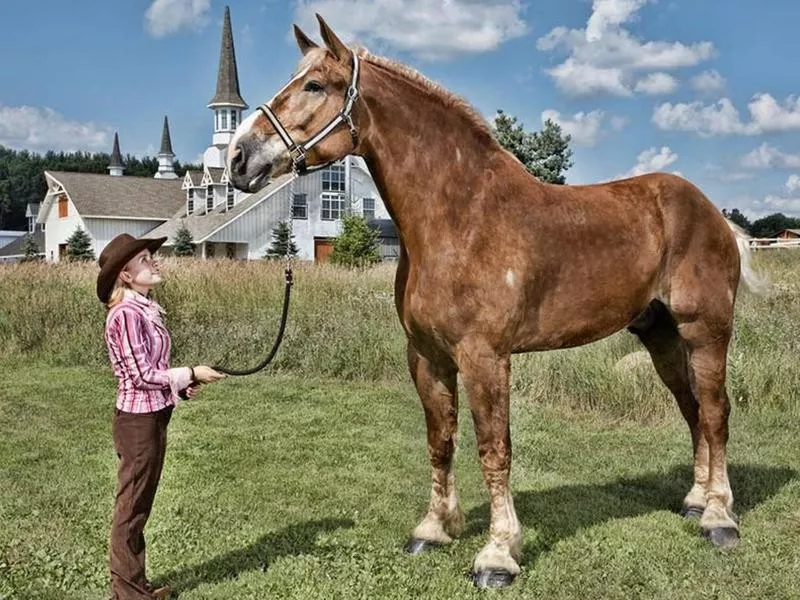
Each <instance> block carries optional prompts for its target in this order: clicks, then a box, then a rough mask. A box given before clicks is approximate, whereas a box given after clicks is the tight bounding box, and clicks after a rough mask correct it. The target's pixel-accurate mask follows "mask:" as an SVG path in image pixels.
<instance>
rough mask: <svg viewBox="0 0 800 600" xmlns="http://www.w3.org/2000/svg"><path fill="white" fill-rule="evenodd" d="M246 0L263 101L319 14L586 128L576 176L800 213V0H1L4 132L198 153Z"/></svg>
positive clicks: (94, 146)
mask: <svg viewBox="0 0 800 600" xmlns="http://www.w3.org/2000/svg"><path fill="white" fill-rule="evenodd" d="M226 4H228V5H229V6H230V8H231V21H232V25H233V36H234V43H235V47H236V58H237V63H238V68H239V82H240V86H241V91H242V96H243V97H244V99H245V100H246V101H247V103H248V104H249V105H250V107H251V110H252V108H253V107H255V106H257V105H258V104H260V103H261V102H264V101H265V100H267V99H269V98H270V97H272V96H273V94H274V93H275V92H276V91H277V90H278V89H280V88H281V87H282V86H283V84H284V83H285V82H286V81H287V79H288V77H289V75H290V74H291V72H292V71H293V69H294V67H295V64H296V62H297V60H298V59H299V57H300V55H299V51H298V49H297V46H296V44H295V42H294V38H293V36H292V34H291V26H292V24H293V23H297V24H299V25H300V26H301V27H302V28H303V29H304V30H305V31H306V33H308V34H309V35H310V36H311V37H312V38H314V39H317V40H318V39H319V32H318V27H317V25H316V21H315V19H314V14H315V13H317V12H318V13H320V14H322V15H323V16H324V17H325V19H326V21H327V22H328V23H329V24H330V25H331V26H332V27H333V29H334V30H335V31H336V32H337V33H338V34H339V36H340V37H341V38H342V39H343V40H345V41H346V42H357V43H360V44H362V45H364V46H366V47H367V48H369V49H370V50H371V51H372V52H373V53H377V54H383V55H386V56H390V57H392V58H395V59H397V60H400V61H402V62H404V63H407V64H409V65H411V66H412V67H414V68H416V69H418V70H419V71H421V72H422V73H423V74H424V75H426V76H427V77H429V78H431V79H433V80H435V81H437V82H438V83H440V84H442V85H444V86H445V87H446V88H448V89H450V90H451V91H453V92H455V93H457V94H459V95H461V96H463V97H464V98H465V99H466V100H467V101H469V102H470V103H471V104H472V105H473V106H475V107H476V108H477V110H478V111H479V112H480V113H481V114H483V115H484V116H485V117H486V118H487V119H488V120H491V119H492V118H493V116H494V115H495V114H496V111H497V110H498V109H502V110H503V111H504V112H506V113H508V114H511V115H514V116H516V117H518V119H519V120H520V121H521V122H522V123H523V125H524V126H525V128H526V129H527V130H537V129H539V128H541V126H542V123H543V121H544V119H546V118H552V119H553V120H555V121H557V122H559V123H560V124H561V126H562V128H563V129H564V130H565V131H566V132H567V133H569V134H571V135H572V138H573V139H572V147H573V150H574V161H575V166H574V167H573V168H572V169H570V171H568V172H567V182H568V183H573V184H581V183H594V182H600V181H607V180H610V179H615V178H619V177H623V176H627V175H631V174H638V173H644V172H648V171H655V170H659V171H669V172H677V173H680V174H681V175H683V176H684V177H686V178H687V179H689V180H690V181H692V182H693V183H695V184H696V185H698V186H699V187H700V188H701V189H702V190H703V191H704V192H705V193H706V195H707V196H708V197H709V198H711V200H712V201H713V202H714V203H715V204H716V205H717V206H719V207H720V208H739V209H740V210H742V211H743V212H744V213H745V214H746V215H747V216H749V217H750V218H757V217H760V216H763V215H766V214H771V213H774V212H783V213H784V214H787V215H791V216H800V96H799V95H800V74H798V69H797V64H796V61H797V57H800V35H798V33H797V24H798V22H800V2H798V0H767V1H765V2H760V3H756V2H752V0H559V1H557V2H554V1H552V0H529V1H523V0H507V1H501V0H286V1H279V0H227V2H225V1H223V0H219V1H217V0H124V1H123V0H117V1H114V2H110V1H108V0H70V1H69V2H65V1H64V0H26V1H25V2H13V1H11V0H0V56H2V57H3V58H2V61H0V145H4V146H6V147H10V148H14V149H28V150H31V151H35V152H44V151H46V150H49V149H54V150H67V151H69V150H86V151H104V152H110V151H111V146H112V143H113V137H114V132H119V136H120V146H121V149H122V153H123V154H127V153H130V154H134V155H137V156H142V155H150V156H153V155H155V154H156V152H157V151H158V147H159V144H160V139H161V127H162V122H163V118H164V115H167V116H168V117H169V121H170V130H171V133H172V143H173V149H174V150H175V153H176V155H177V158H178V159H179V160H180V161H182V162H199V161H200V157H201V155H202V152H203V150H204V149H205V148H206V146H208V145H209V144H210V143H211V133H212V126H213V120H212V119H213V113H212V111H211V110H210V109H208V108H207V104H208V102H209V101H210V100H211V98H212V96H213V95H214V91H215V86H216V76H217V69H218V65H219V49H220V37H221V30H222V19H223V13H224V9H225V6H226Z"/></svg>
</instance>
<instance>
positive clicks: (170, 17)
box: [144, 0, 211, 37]
mask: <svg viewBox="0 0 800 600" xmlns="http://www.w3.org/2000/svg"><path fill="white" fill-rule="evenodd" d="M210 8H211V0H153V3H152V4H151V5H150V6H149V7H148V9H147V11H146V12H145V13H144V18H145V26H146V28H147V31H148V33H150V35H152V36H153V37H164V36H166V35H169V34H171V33H176V32H178V31H180V30H181V29H202V28H203V27H204V26H205V25H206V23H208V12H209V9H210Z"/></svg>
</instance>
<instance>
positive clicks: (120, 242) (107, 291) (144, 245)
mask: <svg viewBox="0 0 800 600" xmlns="http://www.w3.org/2000/svg"><path fill="white" fill-rule="evenodd" d="M166 241H167V238H166V237H160V238H140V239H138V240H137V239H136V238H135V237H133V236H132V235H129V234H127V233H121V234H119V235H118V236H117V237H115V238H114V239H113V240H111V241H110V242H109V243H108V245H107V246H106V247H105V248H103V251H102V252H101V253H100V258H99V259H98V260H97V263H98V264H99V265H100V273H99V274H98V275H97V297H98V298H100V301H101V302H103V303H106V302H108V297H109V296H110V295H111V291H112V290H113V289H114V283H115V282H116V281H117V275H119V272H120V271H121V270H122V268H123V267H124V266H125V265H126V264H128V261H129V260H130V259H132V258H133V257H134V256H136V255H137V254H139V252H141V251H142V250H145V249H147V250H150V252H155V251H156V250H158V249H159V248H160V247H161V244H163V243H164V242H166Z"/></svg>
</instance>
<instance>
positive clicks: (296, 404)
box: [0, 363, 800, 600]
mask: <svg viewBox="0 0 800 600" xmlns="http://www.w3.org/2000/svg"><path fill="white" fill-rule="evenodd" d="M113 397H114V381H113V379H112V377H111V375H110V372H109V370H108V369H92V368H86V367H81V368H59V367H52V366H39V365H31V364H27V363H18V364H8V363H6V364H4V365H3V366H2V367H0V431H2V437H0V598H4V599H5V598H8V599H11V598H14V599H18V598H19V599H22V598H24V599H26V600H27V599H31V598H35V599H37V600H38V599H48V598H52V599H58V600H63V599H80V600H86V599H90V600H91V599H94V598H97V599H102V598H107V597H108V593H107V585H106V579H107V574H106V566H107V565H106V553H107V534H108V527H109V521H110V514H111V506H112V496H113V488H114V483H115V466H116V465H115V463H116V457H115V456H114V453H113V446H112V442H111V431H110V422H111V414H112V404H113ZM462 405H464V406H463V407H462V410H461V424H462V427H461V441H460V448H459V453H458V457H457V463H458V466H457V473H458V475H457V477H458V479H459V488H460V494H461V498H462V502H463V507H464V510H465V512H466V513H467V531H466V533H465V534H464V535H463V536H462V537H461V538H460V539H459V540H458V541H456V542H455V543H454V544H453V545H452V546H451V547H450V548H447V549H443V550H441V551H438V552H436V553H431V554H427V555H423V556H418V557H410V556H407V555H406V554H404V552H403V550H402V548H403V544H404V542H405V541H406V539H407V536H408V534H409V533H410V531H411V529H412V528H413V527H414V525H415V524H416V523H417V521H418V520H419V519H420V518H421V516H422V515H423V512H424V509H425V507H426V504H427V499H428V493H429V468H428V462H427V451H426V446H425V441H424V440H425V431H424V421H423V416H422V411H421V409H420V407H419V403H418V400H417V398H416V394H415V393H414V392H413V389H412V387H411V385H410V383H378V384H369V383H358V382H350V383H343V382H341V381H333V380H327V381H326V380H311V381H307V380H302V379H299V378H295V377H289V376H281V377H279V378H273V377H270V376H255V377H250V378H245V379H229V380H226V381H224V382H222V383H221V384H218V385H217V386H216V387H211V388H208V389H206V390H204V391H203V393H202V394H201V397H200V398H199V399H197V400H196V401H194V402H192V403H186V404H184V405H182V406H180V407H179V408H178V410H177V411H176V412H175V414H174V417H173V421H172V423H171V425H170V434H169V435H170V442H169V450H168V453H167V462H166V466H165V471H164V476H163V480H162V484H161V488H160V490H159V493H158V496H157V498H156V506H155V509H154V512H153V516H152V518H151V521H150V524H149V525H148V529H147V531H146V533H147V534H148V541H149V554H148V561H149V572H150V575H151V577H154V578H156V579H159V580H167V581H169V582H170V583H171V584H172V586H173V587H174V588H176V589H177V591H178V592H179V593H180V597H181V598H184V599H186V600H192V599H200V598H206V599H211V598H216V599H226V600H230V599H236V600H240V599H248V598H251V599H262V598H297V599H308V598H325V599H328V598H344V599H350V598H370V599H372V598H398V599H399V598H403V599H406V598H423V597H424V598H448V599H449V598H482V597H485V596H486V595H487V593H480V592H478V591H476V590H474V589H473V588H472V587H471V584H470V583H469V582H468V581H467V579H466V573H467V571H468V569H469V567H470V565H471V561H472V558H473V557H474V555H475V553H476V552H477V551H478V550H479V549H480V548H481V547H482V545H483V544H484V543H485V541H486V534H487V526H488V512H487V503H486V500H487V495H486V492H485V490H484V487H483V484H482V480H481V476H480V472H479V468H478V461H477V456H476V452H475V440H474V434H473V432H472V422H471V418H470V416H469V413H468V411H467V410H466V408H465V405H466V403H465V402H462ZM675 414H677V409H676V410H675ZM512 428H513V440H514V444H515V445H514V451H515V457H514V467H513V473H512V481H513V489H514V492H515V501H516V507H517V511H518V514H519V517H520V520H521V521H522V523H523V526H524V527H525V532H524V534H525V557H524V564H523V572H522V574H521V575H520V576H519V578H518V579H517V581H516V582H515V584H514V585H513V587H512V588H510V589H509V590H506V591H504V592H502V596H503V597H504V598H547V599H551V598H676V599H678V598H680V599H686V598H797V597H800V583H798V575H800V544H798V542H800V502H799V501H800V478H798V475H797V472H796V471H795V469H796V468H798V465H800V444H799V443H798V440H799V439H800V422H798V421H797V420H793V419H790V418H786V417H785V416H784V415H783V414H782V413H780V412H778V411H772V412H770V411H757V412H756V411H754V412H751V413H748V414H746V415H745V414H744V413H742V412H741V411H734V413H733V416H732V423H731V431H732V438H731V444H730V457H731V468H730V473H731V480H732V485H733V490H734V494H735V497H736V509H737V510H738V512H739V514H740V516H741V526H742V534H743V538H742V543H741V545H740V546H739V548H737V549H736V550H735V551H733V552H731V553H727V554H726V553H723V552H721V551H718V550H716V549H714V548H712V547H711V545H710V544H709V543H707V542H705V541H704V540H703V539H702V538H701V537H700V535H699V528H698V525H697V523H696V522H687V521H684V520H682V519H681V518H680V517H679V516H678V515H677V514H676V510H677V509H678V508H679V506H680V503H681V500H682V498H683V495H684V493H685V492H686V491H687V490H688V487H689V483H690V468H689V456H690V451H689V448H690V446H689V439H688V434H687V432H686V431H685V426H684V425H683V423H682V422H680V421H679V420H678V419H677V418H674V419H667V421H666V422H665V423H664V424H662V425H649V426H645V425H638V424H633V423H631V422H628V421H621V422H620V421H613V420H612V419H611V418H610V417H604V416H602V414H599V413H597V412H592V413H586V414H578V415H576V414H570V413H568V412H567V411H562V410H558V409H556V408H547V407H543V406H541V405H538V406H537V405H533V404H532V403H530V402H528V401H526V400H524V399H523V398H515V399H514V406H513V415H512ZM488 594H489V595H492V596H496V595H497V594H496V593H495V592H488Z"/></svg>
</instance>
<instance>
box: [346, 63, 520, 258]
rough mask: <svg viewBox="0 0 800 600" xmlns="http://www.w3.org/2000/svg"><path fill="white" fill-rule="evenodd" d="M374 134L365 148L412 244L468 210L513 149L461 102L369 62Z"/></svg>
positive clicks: (368, 101) (368, 105)
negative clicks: (491, 169) (493, 167)
mask: <svg viewBox="0 0 800 600" xmlns="http://www.w3.org/2000/svg"><path fill="white" fill-rule="evenodd" d="M361 88H362V89H361V91H360V93H361V96H362V98H363V102H364V106H365V112H366V113H367V114H366V115H365V119H364V120H365V121H367V131H366V135H364V137H363V140H362V144H361V146H360V148H359V150H360V152H359V154H361V155H362V156H363V157H364V160H365V161H366V163H367V166H368V167H369V169H370V173H371V174H372V176H373V179H374V180H375V183H376V185H377V187H378V190H379V191H380V193H381V197H382V199H383V200H384V203H385V204H386V207H387V210H388V211H389V213H390V214H391V216H392V219H393V220H394V222H395V224H396V225H397V228H398V229H399V230H400V233H401V235H402V236H403V240H404V243H405V244H406V246H407V247H408V246H409V245H413V242H414V239H418V238H420V237H423V238H424V237H425V236H424V233H425V231H428V232H431V227H429V226H426V223H431V221H433V223H438V225H437V227H439V226H440V227H444V226H446V225H447V223H449V222H451V217H452V216H453V214H457V213H459V212H463V211H464V210H465V209H466V208H467V206H465V205H466V204H468V203H469V202H470V199H471V198H472V196H473V195H472V194H471V193H470V191H477V190H475V188H476V186H477V185H478V181H477V180H479V179H480V178H481V171H483V170H485V169H486V168H487V164H489V163H490V162H491V161H492V160H501V161H502V160H505V159H506V154H507V153H505V152H504V151H503V150H502V148H501V146H500V145H499V144H498V143H497V142H496V141H495V140H494V138H493V137H492V135H491V133H490V132H488V131H486V130H484V129H482V128H481V127H479V126H478V125H476V124H475V123H474V122H473V121H472V120H471V117H470V116H469V115H468V114H467V113H466V111H464V110H463V109H462V108H460V107H453V106H448V104H447V100H443V99H442V98H441V97H439V96H438V95H437V92H436V91H434V90H430V89H427V88H426V87H425V85H424V84H422V83H420V82H416V81H414V80H412V79H410V78H408V77H406V76H404V75H402V74H400V73H396V72H394V71H392V70H390V69H387V68H384V67H382V66H380V65H376V64H374V63H366V65H365V67H364V69H363V78H362V85H361Z"/></svg>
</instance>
